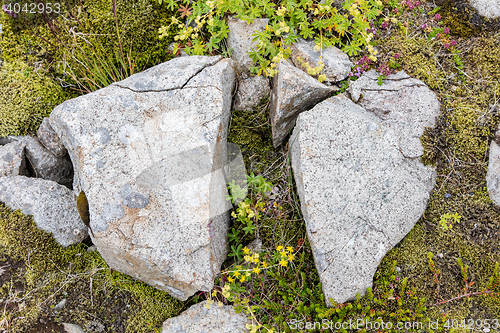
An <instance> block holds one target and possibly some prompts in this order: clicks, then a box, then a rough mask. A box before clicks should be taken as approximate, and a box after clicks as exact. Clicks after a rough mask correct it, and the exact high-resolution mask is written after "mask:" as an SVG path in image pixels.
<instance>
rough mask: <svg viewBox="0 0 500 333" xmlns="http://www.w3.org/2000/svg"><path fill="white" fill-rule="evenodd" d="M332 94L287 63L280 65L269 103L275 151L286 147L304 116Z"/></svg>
mask: <svg viewBox="0 0 500 333" xmlns="http://www.w3.org/2000/svg"><path fill="white" fill-rule="evenodd" d="M333 91H334V90H333V89H332V88H330V87H327V86H326V85H324V84H322V83H320V82H319V81H318V80H316V79H314V78H313V77H311V76H309V75H308V74H306V73H304V72H303V71H301V70H300V69H298V68H296V67H293V66H292V65H291V64H289V63H288V62H287V61H284V60H282V61H280V63H279V65H278V74H276V75H275V76H274V77H273V90H272V93H271V100H270V113H271V125H272V132H273V145H274V147H275V148H276V147H278V146H279V145H281V144H282V143H283V140H285V138H286V136H287V135H288V132H289V131H290V130H291V129H292V127H293V124H294V123H295V119H296V118H297V116H298V115H299V114H300V113H301V112H304V111H306V110H309V109H310V108H312V107H313V106H314V105H316V104H317V103H319V102H321V101H323V100H324V99H325V98H327V97H328V96H330V95H331V94H332V93H333Z"/></svg>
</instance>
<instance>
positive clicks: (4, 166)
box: [0, 141, 29, 177]
mask: <svg viewBox="0 0 500 333" xmlns="http://www.w3.org/2000/svg"><path fill="white" fill-rule="evenodd" d="M24 148H25V144H24V143H23V142H20V141H13V142H11V143H7V144H6V145H4V146H0V177H5V176H28V175H29V173H28V170H27V169H26V158H25V157H24Z"/></svg>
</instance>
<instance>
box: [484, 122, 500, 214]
mask: <svg viewBox="0 0 500 333" xmlns="http://www.w3.org/2000/svg"><path fill="white" fill-rule="evenodd" d="M499 185H500V127H499V128H498V129H497V132H496V133H495V138H494V139H493V141H491V145H490V157H489V162H488V172H487V173H486V187H487V188H488V193H489V195H490V199H491V200H492V201H493V202H494V203H496V204H497V205H498V206H500V186H499Z"/></svg>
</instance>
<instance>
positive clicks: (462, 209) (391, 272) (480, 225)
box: [0, 0, 500, 332]
mask: <svg viewBox="0 0 500 333" xmlns="http://www.w3.org/2000/svg"><path fill="white" fill-rule="evenodd" d="M85 3H86V6H83V7H81V11H80V12H78V11H76V12H74V13H75V15H77V14H78V13H79V14H78V15H82V16H78V18H79V19H80V20H81V22H82V23H81V24H82V26H81V32H82V34H92V33H95V32H99V31H101V32H102V31H103V30H102V29H105V30H106V29H107V30H108V31H113V29H114V27H115V24H116V22H118V23H119V26H120V27H123V28H121V30H120V33H119V34H116V35H114V36H116V38H115V37H113V38H109V40H107V39H106V40H99V41H98V43H100V44H99V45H102V48H103V50H104V53H106V52H108V53H109V54H111V55H112V56H110V57H109V58H111V59H116V58H117V56H116V52H117V47H119V43H120V41H119V40H118V39H119V37H118V36H122V37H123V40H124V41H125V42H124V49H125V50H131V49H130V45H131V44H127V43H129V41H133V40H139V41H141V42H140V43H135V44H133V46H134V47H133V48H132V50H131V51H130V52H131V53H130V54H131V56H133V58H134V59H135V62H136V64H137V66H136V70H139V69H142V68H145V67H148V66H151V65H153V64H155V63H158V62H161V61H166V60H168V59H170V58H171V57H172V55H170V54H168V52H166V51H165V50H166V47H165V46H166V45H167V44H168V42H170V41H171V40H172V37H173V36H170V37H169V38H167V39H164V40H159V39H158V38H157V29H158V27H159V26H161V25H165V24H168V20H169V17H170V16H171V15H172V14H173V13H170V12H168V10H166V9H165V7H161V6H158V5H157V4H156V2H154V3H153V2H151V3H149V2H148V1H139V2H136V6H135V7H134V6H131V4H130V2H127V1H123V2H120V1H117V3H118V4H119V5H118V13H119V14H118V16H117V19H116V20H115V16H114V15H113V12H112V10H111V7H110V6H111V5H110V4H109V3H108V2H106V1H100V0H92V1H88V2H85ZM399 3H400V2H399V1H387V6H386V15H389V16H390V17H394V18H397V20H398V21H399V22H398V23H397V24H390V25H389V27H387V28H385V29H382V28H380V29H379V33H378V34H377V35H376V43H377V44H378V45H377V46H376V47H377V49H378V51H379V59H380V61H389V59H392V61H396V62H397V63H398V64H399V69H403V70H405V71H406V72H407V73H408V74H410V75H411V76H413V77H416V78H418V79H420V80H422V81H423V82H425V83H426V84H427V85H428V86H429V87H430V88H431V89H432V90H433V91H435V92H436V94H437V96H438V98H439V100H440V101H441V106H442V107H441V111H442V114H441V117H440V119H439V120H438V123H437V125H436V127H435V128H433V129H428V130H427V131H426V133H425V134H424V136H423V137H422V144H423V146H424V148H425V154H424V157H423V158H422V160H423V162H424V163H426V164H432V165H435V166H436V168H437V172H438V177H437V182H436V186H435V188H434V190H433V192H432V194H431V198H430V201H429V204H428V207H427V209H426V211H425V213H424V215H423V216H422V218H421V219H420V220H419V221H418V223H417V224H416V225H415V227H414V228H413V230H412V231H411V232H410V233H409V234H408V235H407V236H406V237H405V238H404V239H403V240H402V241H401V242H400V243H399V244H398V245H397V246H396V247H395V248H394V249H393V250H391V251H390V252H389V253H388V254H387V255H386V256H385V258H384V259H383V260H382V262H381V264H380V265H379V268H378V270H377V273H376V274H375V279H374V286H373V288H372V289H371V290H369V291H368V292H367V295H366V296H364V297H360V298H358V299H357V300H356V301H353V302H351V303H347V304H336V305H335V306H334V307H333V308H327V307H326V300H325V299H324V297H323V295H322V293H321V285H320V284H319V277H318V274H317V272H316V269H315V267H314V260H313V257H312V253H311V249H310V245H309V244H308V241H307V236H306V232H305V225H304V221H303V219H302V217H301V214H300V209H299V202H298V198H297V196H296V194H295V189H294V181H293V174H292V172H291V168H290V163H289V158H288V151H287V146H286V145H285V146H282V147H280V148H278V149H274V148H273V147H272V144H271V129H270V122H269V113H268V111H269V103H268V100H267V99H264V100H262V101H261V103H260V104H259V105H258V106H256V107H255V108H254V109H253V110H235V111H234V112H233V116H232V119H231V127H230V133H229V138H228V139H229V141H230V142H233V143H236V144H238V145H239V146H240V147H241V149H242V152H243V155H244V159H245V165H246V168H247V172H248V173H251V172H253V173H255V174H261V175H263V176H264V177H265V178H266V179H267V180H270V181H271V182H272V183H273V189H272V191H271V195H270V196H267V197H266V198H264V199H263V200H264V203H265V206H264V207H265V209H264V210H263V213H262V216H261V218H260V219H259V221H258V222H257V223H256V229H255V230H256V231H255V232H254V233H252V234H249V235H246V236H244V237H240V238H239V239H238V243H241V244H243V245H245V244H248V243H249V242H251V241H252V240H254V239H255V238H256V236H257V232H258V236H259V238H260V239H261V240H262V243H263V249H264V250H271V249H275V248H276V246H278V245H284V246H291V247H293V248H294V250H295V251H296V252H295V253H296V259H295V261H294V264H290V265H289V266H288V267H286V269H280V270H268V271H267V273H266V274H265V275H263V277H261V278H257V277H255V278H252V280H250V282H248V281H246V282H244V283H240V284H239V286H240V288H241V289H240V295H241V299H247V300H248V302H249V304H250V305H253V306H255V307H254V308H253V309H254V310H253V311H254V314H255V319H256V320H258V321H259V322H260V323H262V324H265V325H268V327H273V328H274V329H275V330H277V331H300V330H293V329H291V328H290V327H289V326H288V325H287V324H286V322H289V321H291V320H306V321H321V320H322V319H325V318H326V319H328V320H333V321H348V320H349V319H352V320H356V319H365V320H366V319H368V320H371V321H375V320H376V319H377V318H379V317H380V318H381V319H380V320H383V321H385V322H389V321H390V322H393V323H395V322H397V321H407V322H411V321H420V322H427V323H428V322H434V321H436V320H438V321H439V324H440V326H439V329H434V328H432V327H431V328H429V329H427V331H428V332H431V331H434V332H448V331H450V332H451V331H452V332H469V331H470V330H469V329H468V328H465V327H460V325H458V326H456V327H455V328H456V329H453V327H445V324H446V322H447V320H450V321H448V323H449V324H450V326H452V325H451V324H452V323H453V321H452V320H458V321H456V322H455V323H459V324H461V323H462V322H461V320H463V319H465V320H467V321H466V322H465V323H466V324H470V320H481V321H482V322H483V323H484V320H485V319H489V320H491V321H492V322H493V320H495V319H500V298H499V296H498V294H497V293H498V292H500V285H499V284H500V272H499V269H498V264H499V263H500V250H499V246H498V242H499V236H500V235H499V228H500V208H499V207H498V206H496V205H495V204H493V203H492V201H491V200H490V199H489V197H488V193H487V190H486V181H485V176H486V171H487V166H488V153H489V145H490V143H491V140H492V138H493V136H494V133H495V131H496V129H497V127H498V124H499V122H500V116H499V113H498V111H499V106H498V101H499V100H500V58H499V57H498V55H499V54H500V34H499V33H498V32H495V24H497V23H498V22H497V21H484V20H480V19H478V18H477V15H475V14H474V12H470V8H469V9H467V8H468V7H467V6H466V5H463V4H462V3H461V2H458V1H455V2H453V1H448V2H444V4H442V5H441V8H440V9H436V7H435V6H434V5H433V3H426V2H424V3H423V4H422V5H421V6H420V7H418V8H417V9H415V10H406V9H405V7H402V6H400V5H399ZM120 6H121V7H120ZM141 6H142V7H141ZM396 6H399V7H398V8H399V12H398V13H397V14H394V11H393V9H394V7H396ZM66 7H67V10H68V13H69V12H71V10H74V9H75V8H78V6H76V5H75V4H70V3H68V4H67V6H66ZM127 8H136V9H137V10H138V12H134V11H127V10H126V9H127ZM431 11H432V13H430V12H431ZM72 13H73V12H72ZM120 13H127V15H125V14H123V15H122V16H121V14H120ZM464 13H465V14H464ZM466 13H469V14H466ZM435 14H440V15H441V19H440V20H436V19H434V17H435V16H434V15H435ZM141 15H143V16H144V17H145V18H144V17H142V16H141ZM175 15H179V14H178V13H177V14H175ZM139 16H141V20H143V21H141V22H142V23H141V24H138V22H137V20H138V18H137V17H139ZM129 21H130V23H127V22H129ZM146 21H147V22H149V24H144V22H146ZM95 22H98V23H99V24H97V23H95ZM46 23H47V22H45V21H43V20H40V19H37V18H32V21H29V20H28V21H26V20H25V21H13V20H12V19H11V18H9V17H7V15H5V14H2V16H1V24H2V25H3V34H2V35H1V36H2V37H1V39H0V46H1V47H2V49H1V58H2V60H3V61H4V64H3V65H2V66H1V67H0V73H2V75H1V76H0V136H3V135H8V134H27V133H33V132H34V131H35V130H36V128H37V126H38V124H39V122H40V121H41V118H42V117H43V116H46V115H48V114H49V113H50V111H51V109H52V108H53V106H54V105H56V104H58V103H60V102H61V101H63V100H65V99H67V98H70V97H72V96H75V95H76V94H79V93H80V92H77V91H76V90H75V88H76V89H79V90H85V89H82V85H81V83H84V82H85V80H83V81H82V80H80V83H78V82H77V81H76V80H75V78H74V77H71V75H67V73H66V74H65V71H64V70H63V69H64V66H65V65H68V66H71V65H72V64H73V66H74V65H75V64H76V63H78V61H77V60H79V59H69V58H65V53H64V49H63V48H61V46H60V44H58V43H63V44H64V43H69V41H71V35H69V34H67V35H65V33H62V32H66V33H69V29H68V27H67V26H65V24H64V22H60V23H59V25H57V29H61V31H62V32H61V33H60V34H54V33H53V31H52V30H51V29H52V28H51V27H50V26H47V24H46ZM380 23H381V22H379V25H380ZM424 24H427V25H430V26H432V27H438V28H439V27H441V28H443V27H449V28H450V30H451V34H450V35H449V36H448V37H447V39H446V40H443V39H439V38H432V37H431V32H429V31H428V30H426V28H424V29H423V28H422V25H424ZM65 29H66V30H65ZM100 29H101V30H100ZM144 29H145V30H144ZM56 36H57V37H56ZM148 36H149V37H148ZM65 38H66V39H65ZM120 38H121V37H120ZM452 40H453V41H455V42H456V46H452V47H449V45H448V47H445V46H444V45H445V44H446V43H448V44H449V43H450V42H451V41H452ZM71 45H73V46H74V47H76V46H75V45H74V44H71ZM79 45H80V46H81V47H82V49H83V50H86V49H85V45H84V44H79ZM104 53H103V54H104ZM396 54H397V55H398V56H397V58H396V57H395V55H396ZM66 55H67V54H66ZM94 60H95V59H94ZM97 60H98V59H97ZM116 64H117V66H118V65H119V61H118V62H117V63H116ZM82 73H83V72H81V74H82ZM125 74H127V73H125ZM82 77H84V76H83V74H82V75H80V76H78V77H77V78H80V79H81V78H82ZM108 79H112V77H111V78H108ZM61 83H62V84H61ZM61 86H63V87H61ZM71 88H73V89H71ZM87 88H89V89H90V90H92V89H93V88H92V86H91V85H88V86H87ZM94 88H95V87H94ZM9 92H11V93H12V92H15V94H14V93H13V96H18V98H19V100H16V101H14V100H13V99H9V98H7V99H5V96H6V94H8V93H9ZM2 96H3V97H2ZM16 98H17V97H16ZM446 214H449V215H453V214H457V215H458V216H460V218H458V219H450V218H448V219H446V218H445V216H446ZM443 221H444V222H443ZM232 223H233V225H232V227H235V228H239V227H241V225H239V224H238V223H239V222H238V221H236V220H235V219H233V221H232ZM235 245H237V244H235ZM0 261H1V263H0V272H1V273H0V284H1V287H0V298H1V300H0V302H1V303H0V310H1V311H2V313H1V318H0V329H3V330H6V331H9V332H51V331H54V332H60V331H62V330H61V325H60V323H62V322H70V323H75V324H79V325H80V326H82V327H83V328H84V329H86V330H87V331H88V332H158V331H159V330H160V327H161V323H162V322H163V321H164V320H165V319H167V318H169V317H171V316H175V315H177V314H178V313H179V312H180V311H182V310H184V309H186V308H187V307H188V306H189V305H190V304H192V303H194V302H198V301H200V300H202V299H205V298H207V297H209V296H208V295H206V294H204V293H200V294H197V295H195V297H193V298H191V299H190V300H188V301H187V302H185V303H181V302H179V301H177V300H175V299H173V298H172V297H170V296H168V295H167V294H166V293H164V292H161V291H158V290H155V289H154V288H151V287H149V286H147V285H145V284H144V283H141V282H138V281H135V280H133V279H131V278H130V277H127V276H125V275H123V274H120V273H118V272H114V271H111V270H110V269H109V268H108V267H107V265H106V263H105V262H104V261H103V259H102V258H101V257H100V255H99V253H98V252H96V251H89V250H88V245H85V244H81V245H78V246H73V247H70V248H67V249H64V248H62V247H60V246H59V245H57V244H56V242H55V241H54V240H53V238H52V237H51V236H50V235H47V234H45V233H44V232H42V231H40V230H38V229H37V228H36V227H35V225H34V223H33V221H32V219H31V218H29V217H26V216H23V215H22V214H21V213H19V212H12V211H11V210H10V209H8V208H6V207H4V206H3V205H0ZM233 264H234V262H233V261H230V262H228V263H227V264H226V267H230V266H231V265H233ZM466 267H467V268H466ZM226 279H227V276H222V277H221V279H219V280H218V283H219V285H220V286H221V285H222V284H223V283H224V281H226ZM262 281H264V282H262ZM63 299H66V300H67V301H66V304H65V306H64V307H62V308H60V309H58V308H57V307H56V305H57V304H58V303H59V302H61V301H62V300H63ZM223 301H224V302H227V301H226V300H223ZM475 323H476V322H475ZM476 328H477V327H476ZM265 331H266V329H263V332H265ZM311 331H315V330H311ZM316 331H320V330H316ZM327 331H328V330H327ZM332 331H338V330H335V329H333V330H332ZM347 331H349V330H347ZM372 331H376V330H372ZM384 331H389V330H384ZM407 331H408V332H417V331H418V329H415V328H410V329H407ZM493 331H494V330H490V332H493Z"/></svg>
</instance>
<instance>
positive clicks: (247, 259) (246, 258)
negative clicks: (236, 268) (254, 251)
mask: <svg viewBox="0 0 500 333" xmlns="http://www.w3.org/2000/svg"><path fill="white" fill-rule="evenodd" d="M243 259H245V261H246V262H249V261H250V260H252V257H250V256H249V255H246V256H244V257H243Z"/></svg>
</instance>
